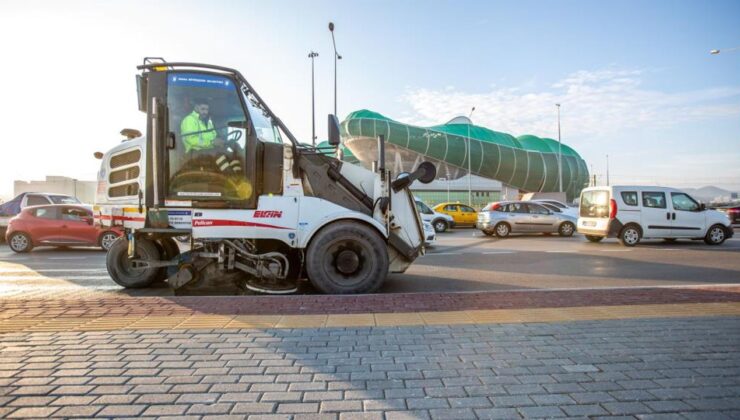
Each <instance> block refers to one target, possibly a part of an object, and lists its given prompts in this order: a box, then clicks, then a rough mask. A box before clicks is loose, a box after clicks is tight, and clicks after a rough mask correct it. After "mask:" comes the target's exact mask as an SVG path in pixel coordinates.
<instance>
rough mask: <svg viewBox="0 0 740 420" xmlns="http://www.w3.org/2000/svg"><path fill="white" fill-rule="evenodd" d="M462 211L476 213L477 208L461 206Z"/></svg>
mask: <svg viewBox="0 0 740 420" xmlns="http://www.w3.org/2000/svg"><path fill="white" fill-rule="evenodd" d="M460 211H462V212H464V213H475V209H474V208H472V207H468V206H460Z"/></svg>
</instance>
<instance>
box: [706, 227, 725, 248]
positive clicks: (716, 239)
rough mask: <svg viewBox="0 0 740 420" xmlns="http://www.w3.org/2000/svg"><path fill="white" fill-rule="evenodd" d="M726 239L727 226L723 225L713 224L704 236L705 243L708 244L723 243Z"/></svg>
mask: <svg viewBox="0 0 740 420" xmlns="http://www.w3.org/2000/svg"><path fill="white" fill-rule="evenodd" d="M726 240H727V228H726V227H724V226H722V225H712V226H711V227H710V228H709V229H707V234H706V236H704V243H706V244H707V245H722V244H723V243H724V242H725V241H726Z"/></svg>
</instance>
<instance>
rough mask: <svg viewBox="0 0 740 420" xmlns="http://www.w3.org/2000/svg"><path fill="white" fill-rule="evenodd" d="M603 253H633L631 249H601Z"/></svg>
mask: <svg viewBox="0 0 740 420" xmlns="http://www.w3.org/2000/svg"><path fill="white" fill-rule="evenodd" d="M599 251H601V252H632V250H631V249H600V250H599Z"/></svg>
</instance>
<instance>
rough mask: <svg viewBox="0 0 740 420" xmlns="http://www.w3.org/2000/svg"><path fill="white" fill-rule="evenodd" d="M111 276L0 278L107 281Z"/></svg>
mask: <svg viewBox="0 0 740 420" xmlns="http://www.w3.org/2000/svg"><path fill="white" fill-rule="evenodd" d="M107 279H110V276H108V275H105V276H64V277H49V276H0V281H22V280H107Z"/></svg>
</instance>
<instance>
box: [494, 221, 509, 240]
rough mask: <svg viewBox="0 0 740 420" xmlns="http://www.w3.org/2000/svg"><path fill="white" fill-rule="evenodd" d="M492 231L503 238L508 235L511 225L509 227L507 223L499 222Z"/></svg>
mask: <svg viewBox="0 0 740 420" xmlns="http://www.w3.org/2000/svg"><path fill="white" fill-rule="evenodd" d="M494 232H495V233H496V236H498V237H499V238H505V237H507V236H509V233H510V232H511V227H509V224H508V223H499V224H497V225H496V227H495V228H494Z"/></svg>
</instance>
